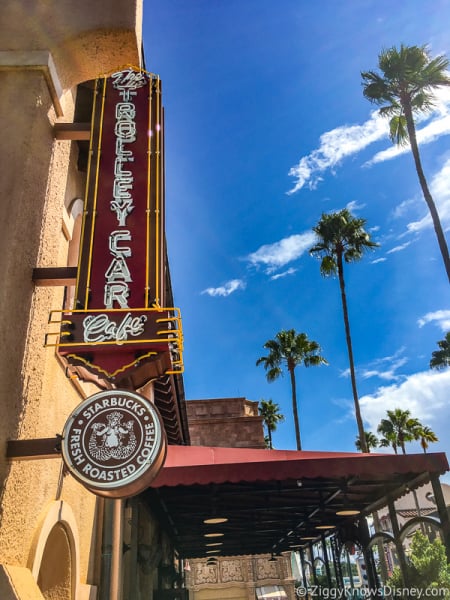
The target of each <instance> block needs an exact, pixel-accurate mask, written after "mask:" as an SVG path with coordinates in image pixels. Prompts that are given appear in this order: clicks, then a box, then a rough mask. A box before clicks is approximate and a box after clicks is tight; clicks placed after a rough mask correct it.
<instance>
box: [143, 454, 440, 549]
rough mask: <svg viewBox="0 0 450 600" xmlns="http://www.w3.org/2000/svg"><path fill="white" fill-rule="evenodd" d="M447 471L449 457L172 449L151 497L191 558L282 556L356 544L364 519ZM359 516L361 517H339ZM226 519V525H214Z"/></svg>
mask: <svg viewBox="0 0 450 600" xmlns="http://www.w3.org/2000/svg"><path fill="white" fill-rule="evenodd" d="M447 470H448V463H447V459H446V457H445V454H443V453H435V454H417V455H407V456H397V455H394V456H393V455H387V454H384V455H380V454H378V455H372V454H366V455H362V454H356V453H326V452H321V453H314V452H287V451H277V450H249V449H236V448H233V449H227V448H200V447H192V446H190V447H176V446H169V454H168V459H167V461H166V465H165V466H164V468H163V470H162V471H161V473H160V474H159V475H158V477H157V478H156V480H155V481H154V482H153V483H152V485H151V488H150V489H148V490H147V491H146V492H144V494H143V496H142V498H143V499H144V501H146V502H147V503H148V506H149V508H150V509H151V510H153V511H154V512H156V514H157V515H158V517H159V519H160V520H161V522H162V523H163V524H164V526H165V529H166V530H167V532H168V534H169V535H170V537H171V538H172V542H173V544H174V547H175V548H176V550H177V551H178V553H179V555H180V556H181V557H183V558H200V557H206V556H210V555H211V554H217V555H222V556H232V555H243V554H266V553H268V552H272V553H274V554H277V553H279V552H284V551H288V550H292V549H295V548H299V547H302V546H307V545H308V544H310V543H311V541H312V540H320V539H321V536H323V535H329V534H332V533H336V532H339V535H340V536H341V538H342V539H344V538H345V537H346V536H347V538H348V539H350V538H351V536H352V535H357V530H358V523H359V521H360V520H361V518H362V517H365V516H367V515H369V514H371V513H372V512H373V511H375V510H377V509H379V508H381V507H382V506H385V505H387V504H388V503H390V502H393V501H395V500H396V499H397V498H400V497H401V496H403V495H404V494H406V493H407V492H408V491H409V490H413V489H416V488H417V487H419V486H421V485H424V484H425V483H428V482H429V481H432V480H435V479H436V478H438V477H439V475H441V474H443V473H445V472H446V471H447ZM352 509H353V510H354V511H356V510H357V511H359V514H353V515H350V516H342V515H339V514H336V513H337V512H340V511H342V510H345V511H348V510H352ZM218 518H224V519H227V520H226V521H224V522H217V523H216V522H213V523H209V524H208V523H205V521H206V520H208V519H218ZM444 525H445V524H444ZM446 527H447V528H448V523H447V525H446ZM448 535H449V532H447V539H449V538H448ZM212 544H214V545H212Z"/></svg>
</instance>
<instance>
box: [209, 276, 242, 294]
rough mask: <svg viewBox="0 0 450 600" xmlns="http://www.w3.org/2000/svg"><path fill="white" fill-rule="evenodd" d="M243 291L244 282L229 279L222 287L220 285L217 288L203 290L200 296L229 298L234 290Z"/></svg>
mask: <svg viewBox="0 0 450 600" xmlns="http://www.w3.org/2000/svg"><path fill="white" fill-rule="evenodd" d="M243 289H245V282H244V281H242V279H231V280H230V281H227V283H225V284H224V285H221V286H219V287H216V288H213V287H209V288H206V289H205V290H203V291H202V292H201V293H202V294H207V295H208V296H213V297H214V296H223V297H226V296H229V295H230V294H232V293H233V292H235V291H236V290H243Z"/></svg>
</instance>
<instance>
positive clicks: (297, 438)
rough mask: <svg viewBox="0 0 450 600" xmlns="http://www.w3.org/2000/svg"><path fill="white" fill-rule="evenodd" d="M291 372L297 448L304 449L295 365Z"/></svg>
mask: <svg viewBox="0 0 450 600" xmlns="http://www.w3.org/2000/svg"><path fill="white" fill-rule="evenodd" d="M288 368H289V374H290V376H291V389H292V412H293V414H294V425H295V439H296V441H297V450H301V449H302V444H301V441H300V426H299V423H298V409H297V386H296V382H295V373H294V367H292V366H289V367H288Z"/></svg>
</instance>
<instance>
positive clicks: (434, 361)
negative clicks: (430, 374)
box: [430, 331, 450, 369]
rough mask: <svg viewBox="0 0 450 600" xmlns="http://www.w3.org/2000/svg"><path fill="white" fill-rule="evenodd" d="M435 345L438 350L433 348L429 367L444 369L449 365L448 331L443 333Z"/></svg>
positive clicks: (449, 345) (449, 341) (449, 344)
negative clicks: (443, 335)
mask: <svg viewBox="0 0 450 600" xmlns="http://www.w3.org/2000/svg"><path fill="white" fill-rule="evenodd" d="M437 345H438V346H439V350H435V351H434V352H433V353H432V355H431V360H430V368H431V369H445V367H450V331H448V332H447V333H446V334H445V338H444V339H443V340H439V341H438V343H437Z"/></svg>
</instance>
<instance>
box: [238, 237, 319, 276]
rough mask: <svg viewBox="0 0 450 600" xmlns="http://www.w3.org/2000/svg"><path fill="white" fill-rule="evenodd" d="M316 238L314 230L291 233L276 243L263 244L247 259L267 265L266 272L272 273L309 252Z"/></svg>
mask: <svg viewBox="0 0 450 600" xmlns="http://www.w3.org/2000/svg"><path fill="white" fill-rule="evenodd" d="M315 239H316V237H315V234H314V233H313V232H312V231H307V232H305V233H300V234H295V235H291V236H289V237H286V238H283V239H282V240H280V241H278V242H275V243H274V244H265V245H264V246H261V247H260V248H258V250H256V251H255V252H252V253H251V254H249V255H248V256H247V257H246V260H247V261H248V262H249V263H250V264H251V265H253V266H260V265H263V266H265V267H266V273H269V274H270V273H273V272H274V271H275V270H276V269H279V268H281V267H284V266H285V265H287V264H288V263H290V262H292V261H293V260H296V259H297V258H299V257H300V256H301V255H302V254H304V253H305V252H307V251H308V250H309V248H310V247H311V246H312V245H313V244H314V242H315Z"/></svg>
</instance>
